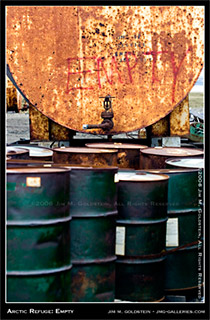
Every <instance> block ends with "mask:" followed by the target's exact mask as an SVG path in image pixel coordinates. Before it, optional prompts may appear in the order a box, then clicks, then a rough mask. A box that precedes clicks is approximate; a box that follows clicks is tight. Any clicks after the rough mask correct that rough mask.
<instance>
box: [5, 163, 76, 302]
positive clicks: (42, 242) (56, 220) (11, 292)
mask: <svg viewBox="0 0 210 320" xmlns="http://www.w3.org/2000/svg"><path fill="white" fill-rule="evenodd" d="M70 220H71V217H70V213H69V170H68V169H64V168H14V169H8V170H7V301H8V302H57V301H61V302H70V301H71V291H70V285H71V268H72V265H71V263H70Z"/></svg>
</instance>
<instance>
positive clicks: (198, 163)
mask: <svg viewBox="0 0 210 320" xmlns="http://www.w3.org/2000/svg"><path fill="white" fill-rule="evenodd" d="M166 163H167V164H169V165H172V166H174V167H185V168H195V169H203V168H204V159H197V158H187V159H168V160H166Z"/></svg>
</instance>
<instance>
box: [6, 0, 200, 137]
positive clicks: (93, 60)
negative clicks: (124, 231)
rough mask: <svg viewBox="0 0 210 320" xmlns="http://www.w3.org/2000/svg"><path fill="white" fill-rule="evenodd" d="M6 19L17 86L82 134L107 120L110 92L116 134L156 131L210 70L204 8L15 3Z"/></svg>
mask: <svg viewBox="0 0 210 320" xmlns="http://www.w3.org/2000/svg"><path fill="white" fill-rule="evenodd" d="M6 22H7V34H6V38H7V63H8V65H9V69H10V72H11V74H12V76H13V78H14V80H15V82H16V84H17V86H18V87H19V89H20V90H21V92H22V93H23V94H24V96H25V97H26V98H27V99H29V100H30V102H31V104H32V105H34V106H35V107H36V108H37V109H38V110H39V111H40V112H42V113H43V114H44V115H46V116H47V117H48V118H50V119H51V120H53V121H55V122H57V123H59V124H60V125H62V126H64V127H66V128H69V129H72V130H76V131H81V132H86V131H84V129H83V125H84V124H98V123H101V112H102V111H103V104H102V103H103V102H102V100H101V97H102V98H104V97H106V96H107V95H110V96H111V97H113V99H112V108H113V113H114V118H113V121H114V127H113V128H112V129H111V130H110V131H109V134H118V133H121V132H129V131H134V130H137V129H140V128H143V127H146V126H149V125H151V124H153V123H155V122H157V121H158V120H160V119H162V118H163V117H165V116H166V115H167V114H169V113H170V112H171V111H172V110H173V109H174V108H175V107H176V106H177V105H178V104H179V103H180V102H181V101H182V100H183V99H184V98H185V97H186V96H187V94H188V93H189V92H190V90H191V89H192V87H193V85H194V84H195V82H196V80H197V79H198V77H199V74H200V72H201V70H202V68H203V63H204V8H203V7H202V6H173V5H172V6H9V7H7V21H6ZM40 43H42V44H44V45H40ZM90 132H91V133H97V134H102V135H103V134H107V132H105V131H104V130H102V129H97V130H96V129H92V130H90Z"/></svg>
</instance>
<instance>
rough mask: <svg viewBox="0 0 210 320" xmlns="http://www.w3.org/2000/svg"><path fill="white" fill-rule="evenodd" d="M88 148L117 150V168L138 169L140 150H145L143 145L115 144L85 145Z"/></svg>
mask: <svg viewBox="0 0 210 320" xmlns="http://www.w3.org/2000/svg"><path fill="white" fill-rule="evenodd" d="M86 146H87V147H90V148H98V149H100V148H104V149H117V151H118V153H117V164H118V167H119V168H134V169H139V161H140V150H141V149H145V148H147V146H145V145H140V144H128V143H117V142H106V143H87V144H86Z"/></svg>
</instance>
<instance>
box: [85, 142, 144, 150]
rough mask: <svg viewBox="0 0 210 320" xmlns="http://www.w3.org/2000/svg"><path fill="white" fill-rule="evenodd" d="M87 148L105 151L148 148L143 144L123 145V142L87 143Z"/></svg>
mask: <svg viewBox="0 0 210 320" xmlns="http://www.w3.org/2000/svg"><path fill="white" fill-rule="evenodd" d="M86 147H91V148H105V149H145V148H148V147H147V146H145V145H141V144H131V143H121V142H104V143H103V142H102V143H87V144H86Z"/></svg>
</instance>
